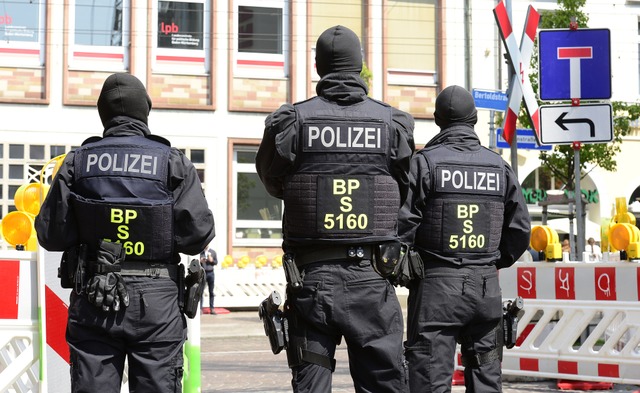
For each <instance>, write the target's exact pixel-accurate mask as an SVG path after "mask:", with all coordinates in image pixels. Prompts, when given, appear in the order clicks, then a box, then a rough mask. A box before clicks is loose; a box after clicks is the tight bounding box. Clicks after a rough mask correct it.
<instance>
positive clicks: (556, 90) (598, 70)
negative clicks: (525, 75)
mask: <svg viewBox="0 0 640 393" xmlns="http://www.w3.org/2000/svg"><path fill="white" fill-rule="evenodd" d="M538 51H539V53H538V55H539V57H538V61H539V70H538V74H539V78H540V80H539V86H540V99H541V100H543V101H554V100H560V101H561V100H572V99H582V100H603V99H609V98H611V33H610V31H609V29H578V30H570V29H554V30H540V32H539V33H538Z"/></svg>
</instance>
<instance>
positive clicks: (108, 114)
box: [98, 72, 151, 127]
mask: <svg viewBox="0 0 640 393" xmlns="http://www.w3.org/2000/svg"><path fill="white" fill-rule="evenodd" d="M149 111H151V98H149V94H147V89H145V87H144V85H143V84H142V82H140V80H139V79H138V78H136V77H135V76H133V75H131V74H128V73H126V72H121V73H117V74H112V75H110V76H109V77H108V78H107V79H106V80H105V81H104V85H102V91H101V92H100V97H98V114H100V120H102V125H103V126H105V127H106V125H107V123H108V122H109V121H110V120H111V119H113V118H114V117H116V116H128V117H133V118H134V119H138V120H140V121H142V122H144V124H148V123H147V118H148V116H149Z"/></svg>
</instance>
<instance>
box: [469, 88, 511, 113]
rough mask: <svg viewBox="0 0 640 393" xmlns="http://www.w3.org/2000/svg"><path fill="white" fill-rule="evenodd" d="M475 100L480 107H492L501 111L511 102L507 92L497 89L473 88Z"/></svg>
mask: <svg viewBox="0 0 640 393" xmlns="http://www.w3.org/2000/svg"><path fill="white" fill-rule="evenodd" d="M473 100H474V101H475V103H476V108H478V109H491V110H494V111H500V112H504V111H505V110H506V109H507V104H508V103H509V97H508V96H507V94H506V93H503V92H501V91H496V90H480V89H473Z"/></svg>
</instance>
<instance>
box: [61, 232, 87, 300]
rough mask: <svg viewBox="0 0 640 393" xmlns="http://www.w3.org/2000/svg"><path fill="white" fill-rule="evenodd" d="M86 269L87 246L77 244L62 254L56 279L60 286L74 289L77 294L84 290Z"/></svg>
mask: <svg viewBox="0 0 640 393" xmlns="http://www.w3.org/2000/svg"><path fill="white" fill-rule="evenodd" d="M86 268H87V245H86V244H79V245H76V246H73V247H71V248H69V249H67V250H66V251H65V252H64V253H62V258H61V259H60V267H58V278H59V279H60V286H61V287H62V288H67V289H75V290H76V292H77V293H78V294H79V293H81V292H82V289H83V288H84V284H85V280H86V277H85V276H86V274H85V272H86Z"/></svg>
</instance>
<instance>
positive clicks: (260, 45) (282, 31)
mask: <svg viewBox="0 0 640 393" xmlns="http://www.w3.org/2000/svg"><path fill="white" fill-rule="evenodd" d="M286 3H288V2H287V1H284V0H261V1H256V0H237V1H236V12H235V14H234V15H235V26H236V34H235V36H234V40H235V48H236V51H235V55H236V59H235V70H236V74H237V75H240V76H243V75H246V76H253V75H255V73H256V71H259V72H260V75H265V76H266V77H273V78H281V77H285V76H286V74H287V64H286V58H287V52H288V51H287V47H288V46H287V45H288V42H289V38H288V36H289V34H288V25H287V23H286V22H287V20H288V10H287V7H286V6H285V5H286Z"/></svg>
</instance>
